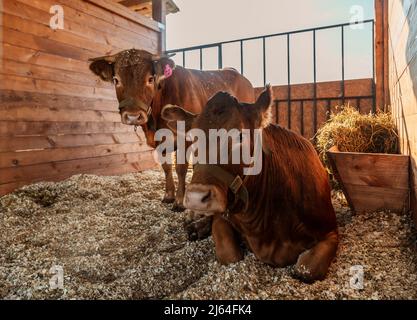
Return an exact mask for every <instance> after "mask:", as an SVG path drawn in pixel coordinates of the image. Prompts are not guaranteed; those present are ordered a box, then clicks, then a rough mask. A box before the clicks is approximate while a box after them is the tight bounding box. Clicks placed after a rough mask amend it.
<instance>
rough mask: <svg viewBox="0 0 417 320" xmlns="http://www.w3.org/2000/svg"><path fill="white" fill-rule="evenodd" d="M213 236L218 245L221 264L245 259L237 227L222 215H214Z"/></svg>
mask: <svg viewBox="0 0 417 320" xmlns="http://www.w3.org/2000/svg"><path fill="white" fill-rule="evenodd" d="M212 236H213V240H214V245H215V247H216V257H217V260H218V261H219V262H220V263H221V264H229V263H235V262H238V261H240V260H242V259H243V252H242V248H241V247H240V244H239V238H238V236H237V233H236V231H235V229H234V228H233V227H232V225H231V224H230V223H229V222H228V221H226V220H225V219H224V218H222V217H221V216H220V215H215V216H214V219H213V225H212Z"/></svg>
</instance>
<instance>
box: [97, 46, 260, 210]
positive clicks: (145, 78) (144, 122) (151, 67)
mask: <svg viewBox="0 0 417 320" xmlns="http://www.w3.org/2000/svg"><path fill="white" fill-rule="evenodd" d="M91 61H92V63H91V64H90V69H91V71H93V72H94V73H95V74H96V75H98V76H99V77H100V78H101V79H102V80H104V81H112V82H113V83H114V86H115V89H116V94H117V99H118V101H119V111H120V116H121V119H122V122H123V123H124V124H128V125H134V126H141V127H142V129H143V131H144V132H145V135H146V141H147V143H148V145H149V146H151V147H156V145H157V143H156V142H155V140H154V135H155V131H156V130H158V129H161V128H167V126H166V122H165V121H164V120H163V119H161V116H160V115H161V110H162V107H164V106H165V105H167V104H174V105H178V106H181V107H183V108H185V109H186V110H188V111H190V112H194V113H200V112H201V110H202V109H203V107H204V105H205V104H206V102H207V100H208V99H209V98H210V97H211V96H213V95H214V94H215V93H216V92H218V91H227V92H230V93H231V94H233V95H234V96H236V97H238V98H239V99H240V100H242V101H245V102H253V101H254V99H255V96H254V89H253V87H252V85H251V83H250V82H249V80H247V79H246V78H245V77H243V76H242V75H240V74H239V73H238V72H237V71H236V70H234V69H223V70H218V71H199V70H191V69H185V68H182V67H179V66H177V67H176V66H175V63H174V61H173V60H171V59H170V58H169V57H164V56H163V57H161V56H156V55H152V54H151V53H149V52H147V51H144V50H136V49H131V50H125V51H122V52H119V53H117V54H115V55H112V56H105V57H98V58H94V59H91ZM187 167H188V165H187V164H178V165H176V172H177V175H178V189H177V193H176V195H175V185H174V180H173V177H172V166H171V165H169V164H163V165H162V168H163V170H164V172H165V178H166V185H165V196H164V198H163V200H162V201H163V202H165V203H172V202H174V206H173V210H175V211H182V210H184V207H183V198H184V191H185V176H186V174H187Z"/></svg>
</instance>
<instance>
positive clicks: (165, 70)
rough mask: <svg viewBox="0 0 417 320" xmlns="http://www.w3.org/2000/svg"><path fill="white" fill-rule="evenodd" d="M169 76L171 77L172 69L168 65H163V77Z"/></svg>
mask: <svg viewBox="0 0 417 320" xmlns="http://www.w3.org/2000/svg"><path fill="white" fill-rule="evenodd" d="M170 76H172V68H171V66H170V65H169V64H166V65H165V69H164V77H165V79H166V78H169V77H170Z"/></svg>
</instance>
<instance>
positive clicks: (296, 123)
mask: <svg viewBox="0 0 417 320" xmlns="http://www.w3.org/2000/svg"><path fill="white" fill-rule="evenodd" d="M291 130H292V131H294V132H296V133H298V134H301V103H300V102H295V101H293V102H291Z"/></svg>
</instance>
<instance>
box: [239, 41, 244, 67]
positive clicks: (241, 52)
mask: <svg viewBox="0 0 417 320" xmlns="http://www.w3.org/2000/svg"><path fill="white" fill-rule="evenodd" d="M240 73H241V74H242V75H243V41H240Z"/></svg>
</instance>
